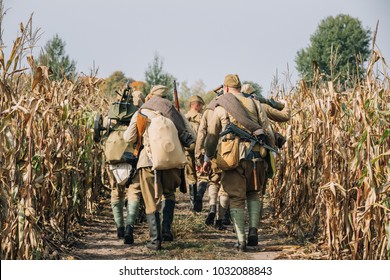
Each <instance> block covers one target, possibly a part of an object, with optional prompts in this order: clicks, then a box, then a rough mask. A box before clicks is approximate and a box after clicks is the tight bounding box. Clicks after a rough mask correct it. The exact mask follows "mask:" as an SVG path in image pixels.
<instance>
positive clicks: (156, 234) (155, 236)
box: [146, 212, 161, 251]
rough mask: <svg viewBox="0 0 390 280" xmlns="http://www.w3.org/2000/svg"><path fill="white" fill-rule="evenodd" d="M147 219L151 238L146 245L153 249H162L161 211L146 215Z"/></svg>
mask: <svg viewBox="0 0 390 280" xmlns="http://www.w3.org/2000/svg"><path fill="white" fill-rule="evenodd" d="M146 220H147V221H148V226H149V237H150V240H149V241H148V243H147V244H146V247H147V248H149V249H151V250H155V251H158V250H161V224H160V223H161V221H160V213H159V212H154V213H152V214H147V215H146Z"/></svg>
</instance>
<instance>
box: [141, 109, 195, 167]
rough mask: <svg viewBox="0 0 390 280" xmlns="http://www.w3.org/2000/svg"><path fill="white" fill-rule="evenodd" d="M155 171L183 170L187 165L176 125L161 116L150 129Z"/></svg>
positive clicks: (153, 119) (158, 115)
mask: <svg viewBox="0 0 390 280" xmlns="http://www.w3.org/2000/svg"><path fill="white" fill-rule="evenodd" d="M148 134H149V142H150V152H151V157H152V158H151V160H152V164H153V165H152V169H153V170H166V169H172V168H183V167H184V165H185V164H186V163H187V159H186V156H185V154H184V151H183V148H182V145H181V143H180V140H179V136H178V132H177V129H176V127H175V125H174V123H173V122H172V121H171V120H170V119H168V118H166V117H164V116H163V115H161V114H156V116H155V117H153V118H151V123H150V125H149V127H148Z"/></svg>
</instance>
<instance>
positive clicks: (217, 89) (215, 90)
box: [213, 85, 223, 95]
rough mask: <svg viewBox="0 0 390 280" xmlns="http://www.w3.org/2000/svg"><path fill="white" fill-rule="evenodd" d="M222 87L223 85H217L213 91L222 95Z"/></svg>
mask: <svg viewBox="0 0 390 280" xmlns="http://www.w3.org/2000/svg"><path fill="white" fill-rule="evenodd" d="M221 88H223V85H220V86H219V87H216V88H215V89H213V91H214V92H215V93H216V94H217V95H221V94H223V90H222V91H220V90H221Z"/></svg>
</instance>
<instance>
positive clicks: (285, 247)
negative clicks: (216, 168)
mask: <svg viewBox="0 0 390 280" xmlns="http://www.w3.org/2000/svg"><path fill="white" fill-rule="evenodd" d="M187 197H188V195H186V196H185V195H183V194H178V195H177V201H178V203H177V204H176V208H175V220H174V223H173V234H174V235H175V240H174V241H173V242H164V243H163V245H162V248H163V250H162V251H160V252H153V251H150V250H148V249H147V248H146V247H145V244H146V240H147V239H148V228H147V224H146V223H141V224H138V225H136V227H135V231H134V238H135V242H134V244H132V245H125V244H123V240H118V239H117V237H116V228H115V224H114V221H113V218H112V213H111V209H110V204H109V200H105V201H104V202H103V207H102V210H101V211H99V214H98V215H96V216H95V217H94V218H93V220H92V221H90V222H87V223H86V224H85V225H84V226H82V227H81V231H80V238H78V239H77V241H76V242H74V243H73V245H72V247H71V248H70V251H69V255H70V258H75V259H84V260H125V259H136V260H142V259H192V260H197V259H203V260H207V259H220V260H223V259H258V260H272V259H291V258H301V257H299V255H296V252H297V250H298V251H299V250H302V248H303V247H302V246H301V245H299V242H298V241H297V240H295V239H293V238H289V237H287V235H286V234H284V233H283V232H282V231H281V230H280V229H279V226H278V223H277V221H275V219H273V218H272V217H271V216H272V215H271V214H270V211H269V208H268V207H267V204H266V208H265V214H264V218H263V220H262V222H261V226H260V229H259V246H256V247H248V252H245V253H242V252H241V253H240V252H237V251H236V250H235V249H234V244H235V242H236V237H235V234H234V232H233V228H232V226H227V229H226V230H223V231H220V230H217V229H216V228H214V227H213V226H206V225H205V224H204V220H205V218H206V216H207V209H208V203H207V201H206V202H204V208H205V209H204V210H203V212H202V213H192V212H191V211H190V210H189V203H188V199H187ZM294 254H295V257H294Z"/></svg>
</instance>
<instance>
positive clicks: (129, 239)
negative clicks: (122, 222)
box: [124, 225, 134, 244]
mask: <svg viewBox="0 0 390 280" xmlns="http://www.w3.org/2000/svg"><path fill="white" fill-rule="evenodd" d="M133 230H134V227H133V226H131V225H127V226H126V230H125V241H124V243H125V244H133V243H134V237H133Z"/></svg>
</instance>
